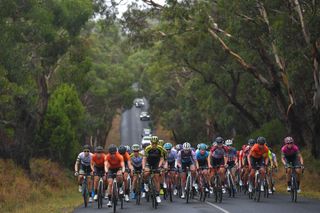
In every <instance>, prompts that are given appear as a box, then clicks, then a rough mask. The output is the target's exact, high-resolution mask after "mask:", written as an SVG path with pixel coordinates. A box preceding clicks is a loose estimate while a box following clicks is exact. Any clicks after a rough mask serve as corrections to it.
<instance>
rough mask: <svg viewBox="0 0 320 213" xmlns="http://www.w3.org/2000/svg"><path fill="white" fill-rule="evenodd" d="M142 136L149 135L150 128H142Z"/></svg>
mask: <svg viewBox="0 0 320 213" xmlns="http://www.w3.org/2000/svg"><path fill="white" fill-rule="evenodd" d="M144 136H151V129H148V128H145V129H143V132H142V137H144Z"/></svg>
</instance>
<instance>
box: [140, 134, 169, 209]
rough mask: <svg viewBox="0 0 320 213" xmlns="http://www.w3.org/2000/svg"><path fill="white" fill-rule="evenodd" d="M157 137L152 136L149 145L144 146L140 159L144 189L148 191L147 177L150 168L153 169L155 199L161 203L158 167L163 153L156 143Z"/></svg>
mask: <svg viewBox="0 0 320 213" xmlns="http://www.w3.org/2000/svg"><path fill="white" fill-rule="evenodd" d="M158 143H159V138H158V137H157V136H152V138H151V145H149V146H148V147H146V149H145V155H144V157H143V160H142V169H143V171H144V181H145V184H144V190H145V191H146V192H148V191H149V188H148V185H147V184H146V183H147V179H148V177H149V176H150V170H154V171H155V175H154V179H155V180H154V182H155V183H156V185H155V187H156V191H157V195H156V200H157V203H161V198H160V167H161V166H162V164H163V162H164V157H165V153H164V150H163V148H162V147H161V146H159V145H158Z"/></svg>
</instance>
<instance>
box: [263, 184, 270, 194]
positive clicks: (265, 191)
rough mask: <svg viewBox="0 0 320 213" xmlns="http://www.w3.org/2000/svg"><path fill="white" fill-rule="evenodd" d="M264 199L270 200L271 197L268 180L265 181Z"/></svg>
mask: <svg viewBox="0 0 320 213" xmlns="http://www.w3.org/2000/svg"><path fill="white" fill-rule="evenodd" d="M263 188H264V197H266V198H268V197H269V184H268V182H267V180H265V181H264V186H263Z"/></svg>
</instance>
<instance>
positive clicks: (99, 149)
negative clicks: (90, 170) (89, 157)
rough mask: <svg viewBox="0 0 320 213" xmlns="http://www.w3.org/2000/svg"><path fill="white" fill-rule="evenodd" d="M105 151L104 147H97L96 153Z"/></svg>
mask: <svg viewBox="0 0 320 213" xmlns="http://www.w3.org/2000/svg"><path fill="white" fill-rule="evenodd" d="M103 151H104V150H103V147H102V146H97V147H96V149H95V152H96V153H102V152H103Z"/></svg>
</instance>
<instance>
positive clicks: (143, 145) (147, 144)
mask: <svg viewBox="0 0 320 213" xmlns="http://www.w3.org/2000/svg"><path fill="white" fill-rule="evenodd" d="M150 144H151V143H149V142H147V143H143V144H142V148H143V149H145V148H146V147H147V146H149V145H150Z"/></svg>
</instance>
